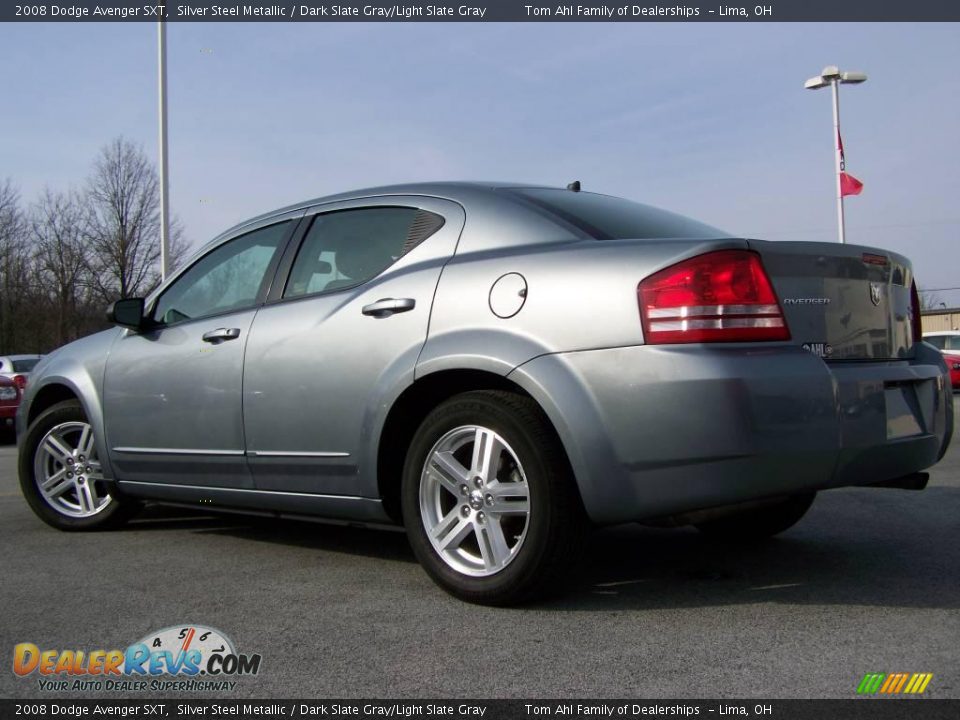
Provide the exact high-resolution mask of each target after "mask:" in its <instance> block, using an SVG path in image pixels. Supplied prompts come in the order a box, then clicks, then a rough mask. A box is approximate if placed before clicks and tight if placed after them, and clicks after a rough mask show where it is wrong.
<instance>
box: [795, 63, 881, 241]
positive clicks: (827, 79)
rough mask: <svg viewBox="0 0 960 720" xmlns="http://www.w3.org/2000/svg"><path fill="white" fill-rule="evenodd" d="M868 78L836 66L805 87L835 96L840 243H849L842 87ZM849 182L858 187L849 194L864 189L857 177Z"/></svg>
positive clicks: (834, 127) (834, 146)
mask: <svg viewBox="0 0 960 720" xmlns="http://www.w3.org/2000/svg"><path fill="white" fill-rule="evenodd" d="M866 79H867V76H866V74H865V73H862V72H851V71H848V72H840V68H838V67H837V66H836V65H827V67H825V68H824V69H823V72H821V73H820V74H819V75H817V76H816V77H812V78H810V79H809V80H807V81H806V82H805V83H804V84H803V86H804V87H805V88H806V89H807V90H819V89H820V88H825V87H829V88H830V90H831V94H832V95H833V162H834V171H835V174H836V176H837V177H836V186H837V229H838V234H839V236H840V242H841V243H845V242H846V241H847V229H846V226H845V223H844V219H843V180H844V162H843V141H842V140H841V139H840V85H841V84H848V83H849V84H857V83H862V82H865V81H866ZM847 180H848V181H851V180H852V181H853V183H855V185H856V187H854V189H853V190H850V189H849V188H848V192H849V193H850V194H852V195H856V194H857V193H858V192H860V188H861V187H863V183H861V182H859V181H858V180H857V179H856V178H855V177H853V176H848V177H847Z"/></svg>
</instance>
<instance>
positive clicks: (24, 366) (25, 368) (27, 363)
mask: <svg viewBox="0 0 960 720" xmlns="http://www.w3.org/2000/svg"><path fill="white" fill-rule="evenodd" d="M38 362H40V358H30V359H29V360H14V361H13V371H14V372H18V373H24V372H30V371H31V370H33V368H34V366H35V365H36V364H37V363H38Z"/></svg>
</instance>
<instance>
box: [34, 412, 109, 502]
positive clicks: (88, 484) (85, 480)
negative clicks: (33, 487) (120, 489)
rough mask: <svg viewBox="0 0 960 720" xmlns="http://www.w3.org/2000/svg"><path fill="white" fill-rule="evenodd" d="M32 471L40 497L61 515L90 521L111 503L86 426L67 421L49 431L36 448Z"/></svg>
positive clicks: (87, 426)
mask: <svg viewBox="0 0 960 720" xmlns="http://www.w3.org/2000/svg"><path fill="white" fill-rule="evenodd" d="M33 467H34V478H35V480H36V483H37V488H38V490H39V491H40V495H41V496H42V497H43V499H44V500H45V501H46V502H47V504H48V505H50V506H51V507H52V508H53V509H54V510H56V511H57V512H58V513H60V514H61V515H65V516H67V517H71V518H87V517H92V516H93V515H97V514H98V513H100V512H102V511H103V510H104V509H105V508H106V507H107V506H108V505H109V504H110V502H111V500H112V498H111V497H110V493H109V492H108V490H107V488H106V484H105V482H104V479H103V472H102V469H101V467H100V461H99V460H98V459H97V450H96V446H95V444H94V437H93V428H92V427H90V424H89V423H86V422H81V421H71V422H65V423H60V424H59V425H55V426H54V427H52V428H50V430H49V431H47V433H46V435H44V436H43V439H42V440H41V441H40V444H39V445H38V446H37V450H36V452H35V453H34V462H33Z"/></svg>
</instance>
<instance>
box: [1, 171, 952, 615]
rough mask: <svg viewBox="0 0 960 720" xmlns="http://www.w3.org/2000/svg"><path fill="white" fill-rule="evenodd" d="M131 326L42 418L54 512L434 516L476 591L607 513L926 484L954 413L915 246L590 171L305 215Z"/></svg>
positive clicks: (451, 576) (349, 199)
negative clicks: (757, 225)
mask: <svg viewBox="0 0 960 720" xmlns="http://www.w3.org/2000/svg"><path fill="white" fill-rule="evenodd" d="M110 317H111V319H112V320H113V322H114V323H115V324H116V325H118V326H119V327H117V328H115V329H112V330H108V331H105V332H102V333H99V334H97V335H93V336H91V337H87V338H84V339H82V340H78V341H76V342H74V343H72V344H70V345H68V346H66V347H64V348H62V349H60V350H58V351H57V352H55V353H53V354H51V355H49V356H48V357H46V358H45V359H44V360H43V361H42V362H41V363H40V364H39V365H38V366H37V367H36V369H35V371H34V374H33V376H32V377H31V380H30V384H29V386H28V389H27V392H26V396H25V398H24V400H23V404H22V406H21V410H20V413H19V420H18V426H19V431H20V433H21V444H20V478H21V483H22V487H23V492H24V495H25V496H26V499H27V500H28V502H29V503H30V506H31V507H32V508H33V510H34V511H35V512H36V513H37V514H38V515H39V516H40V517H41V518H42V519H43V520H45V521H46V522H48V523H49V524H51V525H53V526H54V527H57V528H61V529H64V530H81V529H84V530H85V529H94V528H101V527H108V526H115V525H116V524H118V523H120V522H122V521H123V520H125V519H127V518H129V517H130V516H131V515H132V513H133V512H134V511H135V510H136V508H137V507H138V505H139V503H140V501H141V500H144V499H147V500H155V501H166V502H171V503H180V504H198V505H199V504H200V503H201V502H202V507H204V508H211V507H221V508H225V509H226V508H230V509H248V510H250V511H255V512H264V511H266V512H270V513H276V514H280V515H290V516H298V515H299V516H321V517H327V518H338V519H343V520H352V521H360V522H370V523H376V522H398V523H399V522H402V523H403V524H404V525H405V527H406V530H407V533H408V535H409V538H410V543H411V544H412V546H413V549H414V551H415V552H416V555H417V557H418V558H419V560H420V562H421V563H422V564H423V566H424V568H426V570H427V572H428V573H429V574H430V575H431V577H433V579H434V580H436V582H438V583H439V584H440V585H441V586H442V587H444V588H445V589H447V590H448V591H450V592H452V593H453V594H455V595H457V596H459V597H461V598H464V599H466V600H470V601H475V602H485V603H495V604H506V603H514V602H519V601H521V600H523V599H526V598H529V597H531V596H533V595H535V594H537V593H540V592H542V591H544V590H546V589H548V588H550V587H551V586H553V585H555V584H556V581H558V580H562V579H563V578H564V576H565V575H567V574H568V573H569V571H570V569H571V567H572V564H573V563H574V560H575V558H576V556H577V551H578V549H579V547H580V546H581V545H582V542H581V541H582V537H583V532H584V531H585V529H586V528H587V527H588V526H589V525H591V524H596V525H605V524H612V523H622V522H626V521H644V522H653V523H672V524H678V523H690V524H695V525H697V527H699V528H700V529H701V530H703V531H705V532H709V533H714V534H716V535H718V536H725V537H740V538H751V537H763V536H767V535H772V534H774V533H777V532H780V531H781V530H784V529H786V528H788V527H790V526H791V525H793V524H794V523H795V522H796V521H797V520H799V519H800V517H801V516H802V515H803V514H804V512H805V511H806V510H807V508H808V507H809V506H810V503H811V502H812V500H813V497H814V494H815V493H816V492H817V491H819V490H824V489H827V488H833V487H839V486H849V485H886V486H892V487H908V488H922V487H923V486H924V484H925V482H926V476H925V475H923V474H921V472H920V471H922V470H923V469H925V468H927V467H929V466H931V465H933V464H934V463H936V462H937V461H938V460H939V459H940V458H941V457H942V456H943V454H944V452H945V451H946V447H947V443H948V442H949V438H950V436H951V432H952V426H953V407H952V404H951V398H950V383H949V378H948V375H947V368H946V366H945V365H944V362H943V359H942V357H941V355H940V353H939V352H937V351H936V350H935V349H934V348H933V347H931V346H929V345H926V344H924V343H922V342H921V340H920V326H919V322H920V314H919V307H918V300H917V292H916V285H915V283H914V279H913V272H912V270H911V266H910V263H909V261H908V260H907V259H906V258H904V257H901V256H900V255H897V254H895V253H891V252H887V251H884V250H879V249H875V248H866V247H859V246H853V245H839V244H836V245H835V244H825V243H797V242H763V241H758V240H748V239H742V238H737V237H731V236H729V235H728V234H726V233H724V232H721V231H719V230H716V229H714V228H711V227H708V226H706V225H702V224H700V223H697V222H694V221H692V220H688V219H686V218H683V217H680V216H677V215H673V214H671V213H667V212H664V211H661V210H656V209H654V208H650V207H647V206H644V205H638V204H635V203H632V202H628V201H626V200H622V199H618V198H614V197H609V196H605V195H598V194H593V193H587V192H577V191H576V188H574V189H568V190H561V189H554V188H544V187H527V186H520V185H505V184H503V185H495V184H480V183H473V184H471V183H438V184H423V185H407V186H398V187H387V188H378V189H373V190H365V191H359V192H353V193H347V194H343V195H337V196H333V197H328V198H323V199H320V200H315V201H311V202H307V203H302V204H300V205H296V206H292V207H289V208H285V209H283V210H279V211H277V212H274V213H270V214H268V215H264V216H261V217H258V218H256V219H254V220H251V221H249V222H246V223H243V224H241V225H239V226H237V227H236V228H234V229H232V230H230V231H228V232H227V233H225V234H224V235H222V236H220V237H219V238H217V239H216V240H214V241H213V242H211V243H210V244H208V245H207V246H205V247H204V248H203V249H202V250H201V251H199V252H198V253H197V254H196V255H195V256H194V257H193V258H192V259H191V260H190V261H189V262H187V263H186V264H184V266H183V267H182V269H180V270H179V271H178V272H177V273H175V274H174V275H173V276H172V277H171V278H169V279H168V280H167V282H165V283H164V284H163V285H162V286H161V287H160V288H159V289H158V290H157V291H156V292H155V293H154V294H153V295H152V296H151V297H150V298H148V299H146V300H141V299H126V300H121V301H118V302H117V303H115V304H114V306H113V307H112V308H111V310H110Z"/></svg>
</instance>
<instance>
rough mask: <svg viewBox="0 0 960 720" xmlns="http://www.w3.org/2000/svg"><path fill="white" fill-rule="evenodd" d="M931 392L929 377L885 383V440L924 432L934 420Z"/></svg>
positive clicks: (931, 383)
mask: <svg viewBox="0 0 960 720" xmlns="http://www.w3.org/2000/svg"><path fill="white" fill-rule="evenodd" d="M934 392H935V389H934V387H933V381H932V380H921V381H919V382H918V381H900V382H887V383H884V388H883V396H884V404H885V405H886V415H887V440H898V439H900V438H908V437H914V436H916V435H925V434H927V433H928V432H930V430H929V429H928V428H929V427H930V424H931V423H932V422H933V410H934Z"/></svg>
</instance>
